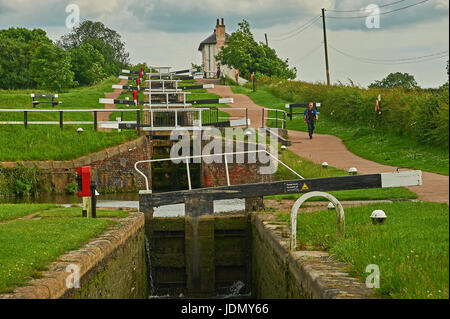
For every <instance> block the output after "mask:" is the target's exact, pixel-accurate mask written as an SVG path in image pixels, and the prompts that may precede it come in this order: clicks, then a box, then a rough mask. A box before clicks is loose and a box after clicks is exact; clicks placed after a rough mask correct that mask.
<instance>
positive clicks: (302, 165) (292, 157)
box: [265, 150, 417, 201]
mask: <svg viewBox="0 0 450 319" xmlns="http://www.w3.org/2000/svg"><path fill="white" fill-rule="evenodd" d="M279 158H280V160H281V161H282V162H283V163H285V164H286V165H287V166H289V167H291V168H292V169H293V170H294V171H296V172H297V173H299V174H300V175H302V176H303V177H305V178H319V177H333V176H347V175H348V173H347V172H346V171H344V170H341V169H337V168H334V167H330V166H329V167H328V168H326V169H324V168H322V166H321V165H318V164H315V163H313V162H310V161H308V160H305V159H303V158H301V157H299V156H298V155H296V154H295V153H293V152H291V151H290V150H284V151H281V152H280V153H279ZM276 178H277V180H290V179H295V178H297V177H296V176H295V175H294V174H293V173H292V172H290V171H289V170H288V169H287V168H285V167H284V166H282V165H278V169H277V172H276ZM329 193H330V194H332V195H333V196H335V197H336V198H337V199H338V200H381V199H396V200H400V199H416V198H417V194H415V193H414V192H412V191H410V190H409V189H406V188H403V187H396V188H379V189H378V188H374V189H361V190H359V189H356V190H348V191H335V192H329ZM301 195H302V194H288V195H275V196H266V197H265V198H267V199H276V200H283V199H294V200H295V199H297V198H299V197H300V196H301ZM324 200H325V199H324V198H311V199H310V201H324Z"/></svg>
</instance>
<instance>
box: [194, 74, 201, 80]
mask: <svg viewBox="0 0 450 319" xmlns="http://www.w3.org/2000/svg"><path fill="white" fill-rule="evenodd" d="M194 79H203V74H202V75H196V74H194Z"/></svg>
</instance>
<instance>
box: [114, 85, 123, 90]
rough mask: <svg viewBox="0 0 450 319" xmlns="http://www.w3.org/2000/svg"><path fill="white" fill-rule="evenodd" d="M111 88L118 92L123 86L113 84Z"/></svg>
mask: <svg viewBox="0 0 450 319" xmlns="http://www.w3.org/2000/svg"><path fill="white" fill-rule="evenodd" d="M112 88H113V89H119V90H121V89H123V85H118V84H114V85H113V86H112Z"/></svg>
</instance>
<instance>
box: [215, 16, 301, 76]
mask: <svg viewBox="0 0 450 319" xmlns="http://www.w3.org/2000/svg"><path fill="white" fill-rule="evenodd" d="M238 25H239V29H238V30H237V31H235V32H233V33H232V34H231V36H230V38H229V39H228V41H227V43H226V46H225V47H223V48H222V49H221V50H220V52H219V54H218V55H217V57H216V59H217V60H218V61H220V62H221V64H222V65H229V66H231V67H234V68H236V69H239V72H240V75H241V76H243V77H246V78H249V77H250V74H251V73H252V72H255V74H256V75H267V76H275V77H279V78H283V79H294V78H295V77H296V74H297V69H296V68H291V69H290V68H289V64H288V60H287V59H286V60H282V59H280V58H279V57H278V56H277V53H276V52H275V50H274V49H271V48H270V47H268V46H267V45H266V44H264V43H262V42H259V43H258V42H256V41H255V39H254V38H253V34H252V33H251V31H250V24H249V23H248V22H247V21H246V20H242V22H240V23H239V24H238Z"/></svg>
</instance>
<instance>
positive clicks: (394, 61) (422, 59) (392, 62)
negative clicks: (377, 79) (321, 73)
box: [328, 44, 449, 65]
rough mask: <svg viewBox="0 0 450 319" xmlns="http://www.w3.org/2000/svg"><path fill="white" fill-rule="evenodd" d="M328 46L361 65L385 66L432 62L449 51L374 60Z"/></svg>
mask: <svg viewBox="0 0 450 319" xmlns="http://www.w3.org/2000/svg"><path fill="white" fill-rule="evenodd" d="M328 46H329V47H330V48H331V49H333V50H334V51H336V52H338V53H340V54H341V55H344V56H346V57H348V58H351V59H355V60H358V61H360V62H363V63H368V64H385V65H395V64H409V63H421V62H428V61H432V60H437V59H441V58H444V57H447V56H448V53H449V50H445V51H440V52H436V53H432V54H427V55H422V56H417V57H410V58H400V59H374V58H364V57H359V56H356V55H352V54H349V53H346V52H344V51H341V50H339V49H337V48H335V47H334V46H332V45H330V44H328Z"/></svg>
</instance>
